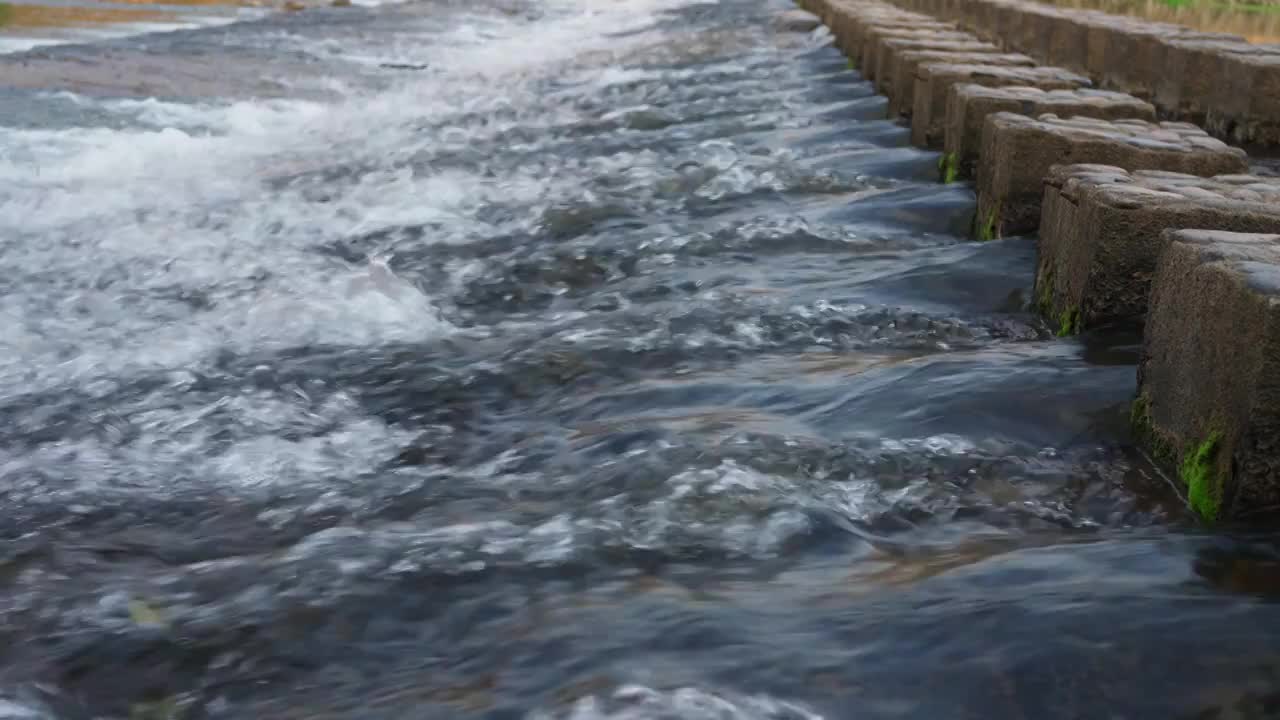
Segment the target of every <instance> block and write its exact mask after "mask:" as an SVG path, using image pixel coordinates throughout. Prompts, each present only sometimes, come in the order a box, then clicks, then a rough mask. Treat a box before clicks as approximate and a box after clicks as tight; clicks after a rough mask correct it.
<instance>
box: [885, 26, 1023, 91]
mask: <svg viewBox="0 0 1280 720" xmlns="http://www.w3.org/2000/svg"><path fill="white" fill-rule="evenodd" d="M948 34H950V33H948ZM966 35H967V37H966V38H965V39H963V40H954V39H950V38H948V39H946V40H936V39H934V38H892V37H891V38H884V39H883V40H882V41H881V42H880V52H879V57H877V58H876V90H877V91H878V92H879V93H880V94H882V95H888V94H889V91H890V90H891V89H892V88H893V87H894V80H895V79H896V78H897V77H898V70H899V65H900V64H901V63H900V60H901V56H902V54H903V53H909V52H916V51H921V50H933V51H937V52H949V53H969V54H971V55H996V54H1000V48H998V47H996V46H995V45H993V44H991V43H988V42H982V41H981V40H978V38H977V37H975V36H973V35H968V34H967V33H966ZM911 72H913V73H914V72H915V65H914V64H913V65H912V66H911Z"/></svg>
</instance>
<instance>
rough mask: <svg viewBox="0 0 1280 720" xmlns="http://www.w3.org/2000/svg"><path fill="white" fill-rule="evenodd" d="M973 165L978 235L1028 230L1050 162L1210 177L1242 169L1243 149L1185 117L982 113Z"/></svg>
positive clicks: (1035, 220)
mask: <svg viewBox="0 0 1280 720" xmlns="http://www.w3.org/2000/svg"><path fill="white" fill-rule="evenodd" d="M979 158H980V159H979V162H978V169H977V173H976V175H977V192H978V210H977V216H976V218H975V221H974V224H975V228H974V229H975V233H976V235H977V236H978V237H979V238H981V239H984V240H985V239H992V238H998V237H1004V236H1006V235H1018V234H1022V233H1028V232H1032V231H1034V230H1035V229H1036V228H1037V227H1038V226H1039V224H1040V203H1041V198H1042V197H1043V192H1044V189H1043V184H1044V179H1045V178H1046V177H1047V176H1048V175H1049V170H1050V168H1052V167H1053V166H1054V165H1063V164H1071V163H1099V164H1104V165H1115V166H1117V167H1122V168H1125V169H1128V170H1171V171H1173V172H1180V173H1187V174H1189V175H1199V176H1202V177H1208V176H1212V175H1227V174H1236V173H1244V172H1246V171H1247V169H1248V160H1247V157H1246V156H1245V154H1244V151H1243V150H1240V149H1239V148H1233V147H1229V146H1228V145H1226V144H1225V143H1223V142H1222V141H1220V140H1216V139H1214V138H1212V137H1209V136H1208V135H1207V134H1205V132H1204V131H1203V130H1201V129H1200V128H1198V127H1196V126H1194V125H1190V124H1187V123H1176V122H1163V123H1158V124H1157V123H1150V122H1146V121H1144V120H1116V121H1112V122H1109V121H1106V120H1098V119H1095V118H1082V117H1076V118H1070V119H1062V118H1060V117H1057V116H1055V115H1041V116H1040V117H1039V118H1030V117H1026V116H1023V115H1016V114H1014V113H1007V112H1001V113H995V114H994V115H988V116H987V119H986V122H985V123H984V125H983V128H982V147H981V150H980V151H979Z"/></svg>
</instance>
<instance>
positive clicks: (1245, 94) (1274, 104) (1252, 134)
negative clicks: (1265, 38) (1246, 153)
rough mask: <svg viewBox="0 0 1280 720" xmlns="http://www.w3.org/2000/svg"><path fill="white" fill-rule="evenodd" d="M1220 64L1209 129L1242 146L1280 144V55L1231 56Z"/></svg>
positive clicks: (1258, 53) (1220, 59) (1260, 53)
mask: <svg viewBox="0 0 1280 720" xmlns="http://www.w3.org/2000/svg"><path fill="white" fill-rule="evenodd" d="M1218 63H1219V67H1220V68H1221V71H1220V73H1219V74H1218V77H1219V82H1218V83H1217V84H1216V85H1215V88H1214V93H1213V99H1212V101H1211V102H1210V109H1209V112H1208V118H1207V122H1208V125H1209V128H1210V129H1211V130H1212V131H1213V132H1214V133H1216V134H1218V135H1220V136H1222V137H1227V138H1231V139H1232V140H1235V141H1236V142H1239V143H1244V144H1258V145H1269V146H1275V145H1280V54H1270V53H1268V52H1254V53H1250V54H1247V55H1246V54H1239V53H1231V54H1228V55H1222V56H1220V57H1219V59H1218Z"/></svg>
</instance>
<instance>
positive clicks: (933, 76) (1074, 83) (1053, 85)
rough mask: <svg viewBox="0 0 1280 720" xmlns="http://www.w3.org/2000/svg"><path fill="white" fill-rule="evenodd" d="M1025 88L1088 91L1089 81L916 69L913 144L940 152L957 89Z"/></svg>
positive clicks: (1049, 71) (962, 68)
mask: <svg viewBox="0 0 1280 720" xmlns="http://www.w3.org/2000/svg"><path fill="white" fill-rule="evenodd" d="M961 83H968V84H971V85H983V86H986V87H1003V86H1008V85H1025V86H1028V87H1038V88H1041V89H1044V90H1055V89H1074V88H1080V87H1087V86H1088V85H1089V78H1087V77H1084V76H1083V75H1077V74H1076V73H1073V72H1069V71H1067V70H1063V69H1062V68H1053V67H1002V66H999V65H964V64H949V63H924V64H921V65H920V66H919V67H918V68H917V69H916V81H915V88H914V91H915V92H914V97H913V98H912V105H911V142H912V143H914V144H915V145H917V146H919V147H926V148H935V149H940V148H941V147H942V143H943V139H944V135H945V130H946V112H947V94H948V93H949V92H950V90H951V87H952V86H953V85H958V84H961Z"/></svg>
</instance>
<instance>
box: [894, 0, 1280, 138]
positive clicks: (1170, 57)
mask: <svg viewBox="0 0 1280 720" xmlns="http://www.w3.org/2000/svg"><path fill="white" fill-rule="evenodd" d="M893 1H894V2H896V3H897V4H898V5H900V6H902V7H904V8H907V9H910V10H915V11H919V12H922V13H927V15H928V16H929V17H930V18H931V19H932V18H940V19H941V20H943V21H947V22H950V23H952V24H954V25H958V26H960V27H964V28H966V29H968V30H972V31H973V32H974V33H976V34H977V35H978V36H979V37H981V38H982V39H985V40H993V41H995V42H998V43H999V44H1000V46H1001V47H1004V48H1008V50H1009V51H1012V52H1019V53H1024V54H1026V55H1029V56H1031V57H1033V58H1035V59H1036V60H1038V61H1040V62H1043V63H1046V64H1049V65H1055V66H1059V67H1063V68H1066V69H1068V70H1072V71H1074V72H1078V73H1081V74H1083V75H1087V76H1089V77H1092V78H1094V80H1095V81H1096V82H1097V83H1098V84H1099V86H1100V87H1102V88H1105V89H1111V90H1119V91H1122V92H1127V93H1130V94H1132V95H1135V96H1138V97H1140V98H1142V99H1144V100H1150V101H1151V102H1152V103H1154V104H1155V105H1156V106H1157V107H1158V108H1159V109H1160V110H1161V111H1162V113H1164V115H1165V116H1166V117H1169V118H1173V119H1179V120H1185V121H1188V122H1193V123H1196V124H1199V125H1203V126H1205V127H1206V128H1208V129H1209V130H1210V131H1211V132H1213V133H1214V134H1216V135H1218V136H1219V137H1222V138H1224V139H1228V140H1230V141H1232V142H1237V143H1241V144H1251V143H1256V144H1258V145H1268V146H1280V45H1276V44H1269V45H1264V44H1253V43H1250V42H1248V41H1247V40H1245V38H1243V37H1240V36H1238V35H1230V34H1225V33H1215V32H1203V31H1199V30H1193V29H1191V28H1187V27H1183V26H1181V25H1174V24H1171V23H1160V22H1151V21H1148V20H1142V19H1138V18H1130V17H1122V16H1117V15H1111V14H1109V13H1105V12H1098V11H1085V10H1075V9H1068V8H1060V7H1054V6H1052V5H1047V4H1045V3H1040V2H1034V0H893ZM933 21H934V22H937V20H933Z"/></svg>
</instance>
